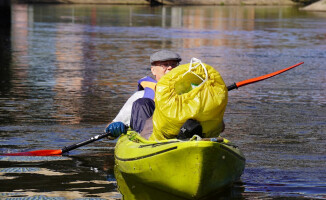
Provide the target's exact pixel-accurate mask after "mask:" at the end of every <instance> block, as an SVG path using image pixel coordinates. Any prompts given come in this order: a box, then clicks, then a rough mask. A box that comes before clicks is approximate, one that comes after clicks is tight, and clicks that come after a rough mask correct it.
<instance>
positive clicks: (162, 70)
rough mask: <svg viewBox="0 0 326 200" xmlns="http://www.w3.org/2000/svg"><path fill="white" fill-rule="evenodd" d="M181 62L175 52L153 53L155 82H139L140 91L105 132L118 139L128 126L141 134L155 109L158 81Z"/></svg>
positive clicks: (151, 59) (152, 62)
mask: <svg viewBox="0 0 326 200" xmlns="http://www.w3.org/2000/svg"><path fill="white" fill-rule="evenodd" d="M181 60H182V59H181V57H180V55H179V54H177V53H175V52H173V51H168V50H161V51H158V52H155V53H153V54H152V55H151V56H150V63H151V72H152V74H153V76H155V80H154V79H152V78H151V77H149V76H147V77H144V78H142V79H140V80H139V81H138V91H137V92H135V93H134V94H133V95H132V96H131V97H130V98H129V99H128V100H127V102H126V103H125V104H124V106H123V107H122V108H121V110H120V111H119V113H118V115H117V116H116V117H115V118H114V119H113V121H112V122H111V123H110V124H108V125H107V127H106V128H105V132H106V133H109V132H110V133H111V135H112V137H114V138H116V137H119V136H120V135H121V134H122V133H126V132H127V129H126V125H129V126H130V127H131V128H132V129H133V130H135V131H137V132H139V133H140V132H141V131H142V130H143V128H144V125H145V122H146V120H148V119H149V118H150V117H151V116H152V115H153V112H154V109H155V103H154V96H155V85H156V83H157V81H159V80H160V79H161V78H162V77H163V76H164V75H165V74H166V73H168V72H170V71H171V70H172V69H173V68H175V67H177V66H178V65H179V63H180V61H181Z"/></svg>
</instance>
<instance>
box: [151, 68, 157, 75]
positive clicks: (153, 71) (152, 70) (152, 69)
mask: <svg viewBox="0 0 326 200" xmlns="http://www.w3.org/2000/svg"><path fill="white" fill-rule="evenodd" d="M151 72H152V74H153V75H154V76H156V73H155V69H154V67H151Z"/></svg>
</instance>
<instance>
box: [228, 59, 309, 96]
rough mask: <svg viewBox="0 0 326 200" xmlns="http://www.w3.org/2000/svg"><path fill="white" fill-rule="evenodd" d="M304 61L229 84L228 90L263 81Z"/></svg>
mask: <svg viewBox="0 0 326 200" xmlns="http://www.w3.org/2000/svg"><path fill="white" fill-rule="evenodd" d="M303 63H304V62H300V63H298V64H295V65H293V66H291V67H288V68H285V69H281V70H279V71H276V72H273V73H270V74H266V75H263V76H259V77H256V78H251V79H248V80H244V81H240V82H238V83H233V84H232V85H230V86H228V87H227V88H228V91H230V90H233V89H238V88H239V87H242V86H245V85H249V84H251V83H255V82H258V81H262V80H265V79H268V78H271V77H273V76H276V75H278V74H281V73H283V72H286V71H288V70H290V69H292V68H295V67H297V66H299V65H302V64H303Z"/></svg>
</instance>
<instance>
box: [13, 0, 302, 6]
mask: <svg viewBox="0 0 326 200" xmlns="http://www.w3.org/2000/svg"><path fill="white" fill-rule="evenodd" d="M15 2H18V3H62V4H125V5H128V4H129V5H150V4H151V3H158V4H164V5H296V3H294V2H292V1H291V0H205V1H198V0H16V1H15Z"/></svg>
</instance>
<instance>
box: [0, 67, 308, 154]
mask: <svg viewBox="0 0 326 200" xmlns="http://www.w3.org/2000/svg"><path fill="white" fill-rule="evenodd" d="M303 63H304V62H300V63H298V64H295V65H293V66H291V67H288V68H285V69H282V70H279V71H276V72H273V73H270V74H266V75H263V76H259V77H255V78H251V79H248V80H244V81H240V82H238V83H233V84H232V85H230V86H228V87H227V88H228V91H230V90H233V89H238V88H239V87H242V86H245V85H249V84H251V83H255V82H259V81H262V80H265V79H268V78H271V77H273V76H276V75H278V74H281V73H283V72H286V71H288V70H290V69H293V68H295V67H297V66H299V65H302V64H303ZM109 134H110V133H104V134H100V135H96V136H93V137H91V138H89V139H88V140H86V141H83V142H79V143H76V144H73V145H70V146H66V147H64V148H62V149H54V150H51V149H46V150H35V151H27V152H18V153H7V154H1V155H0V156H57V155H62V154H64V153H68V152H69V151H71V150H73V149H76V148H78V147H81V146H84V145H87V144H89V143H92V142H95V141H97V140H100V139H102V138H104V137H108V136H109Z"/></svg>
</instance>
